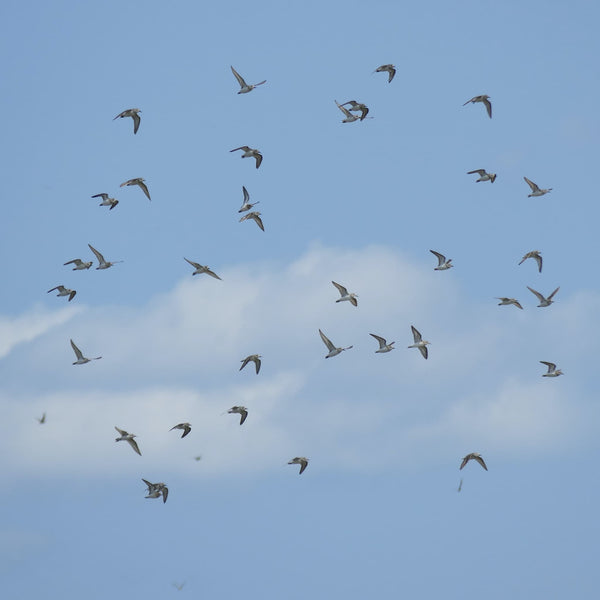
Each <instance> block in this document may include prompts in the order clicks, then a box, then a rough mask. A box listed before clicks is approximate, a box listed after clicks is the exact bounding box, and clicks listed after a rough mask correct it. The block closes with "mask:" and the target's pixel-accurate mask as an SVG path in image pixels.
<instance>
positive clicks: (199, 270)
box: [183, 256, 221, 280]
mask: <svg viewBox="0 0 600 600" xmlns="http://www.w3.org/2000/svg"><path fill="white" fill-rule="evenodd" d="M183 259H184V260H185V261H186V262H188V263H190V265H192V267H194V268H195V269H196V270H195V271H194V272H193V273H192V275H202V274H203V273H206V274H207V275H210V276H211V277H214V278H215V279H219V280H220V279H221V278H220V277H219V276H218V275H217V274H216V273H215V272H214V271H211V270H210V268H209V267H207V266H206V265H201V264H200V263H197V262H194V261H192V260H188V259H187V258H186V257H185V256H184V257H183Z"/></svg>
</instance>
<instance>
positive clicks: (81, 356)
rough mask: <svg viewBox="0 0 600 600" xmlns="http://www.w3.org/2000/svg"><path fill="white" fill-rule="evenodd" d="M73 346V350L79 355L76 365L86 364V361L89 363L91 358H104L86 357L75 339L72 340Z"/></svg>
mask: <svg viewBox="0 0 600 600" xmlns="http://www.w3.org/2000/svg"><path fill="white" fill-rule="evenodd" d="M71 348H73V352H75V356H76V357H77V360H76V361H75V362H74V363H73V364H74V365H85V363H89V362H90V361H91V360H100V359H101V358H102V357H101V356H96V357H95V358H86V357H85V356H84V355H83V353H82V352H81V350H80V349H79V348H78V347H77V346H76V345H75V342H74V341H73V340H71Z"/></svg>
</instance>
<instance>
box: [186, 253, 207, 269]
mask: <svg viewBox="0 0 600 600" xmlns="http://www.w3.org/2000/svg"><path fill="white" fill-rule="evenodd" d="M183 260H185V261H187V262H189V263H190V265H192V267H194V268H196V269H199V268H200V267H202V265H201V264H199V263H196V262H194V261H193V260H189V259H187V258H186V257H185V256H184V257H183Z"/></svg>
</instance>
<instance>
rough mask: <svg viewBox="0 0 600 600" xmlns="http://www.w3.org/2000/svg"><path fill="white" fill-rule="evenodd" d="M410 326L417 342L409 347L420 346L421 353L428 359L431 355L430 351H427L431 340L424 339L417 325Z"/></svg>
mask: <svg viewBox="0 0 600 600" xmlns="http://www.w3.org/2000/svg"><path fill="white" fill-rule="evenodd" d="M410 328H411V329H412V334H413V338H414V340H415V343H414V344H413V345H412V346H409V348H418V349H419V351H420V352H421V354H422V355H423V358H425V359H426V358H427V356H428V355H429V353H428V352H427V344H430V343H431V342H428V341H427V340H424V339H422V338H421V334H420V333H419V331H418V330H417V329H415V327H414V326H413V325H411V326H410Z"/></svg>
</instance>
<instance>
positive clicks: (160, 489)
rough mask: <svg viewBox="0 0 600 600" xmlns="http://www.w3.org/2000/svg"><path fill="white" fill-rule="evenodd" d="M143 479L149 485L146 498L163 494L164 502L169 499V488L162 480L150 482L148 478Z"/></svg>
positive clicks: (158, 496)
mask: <svg viewBox="0 0 600 600" xmlns="http://www.w3.org/2000/svg"><path fill="white" fill-rule="evenodd" d="M142 481H143V482H144V483H145V484H146V485H147V486H148V495H147V496H146V498H160V496H161V495H162V498H163V504H164V503H165V502H166V501H167V496H168V495H169V488H168V487H167V486H166V484H164V483H163V482H162V481H161V482H160V483H150V482H149V481H148V480H147V479H143V478H142Z"/></svg>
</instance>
